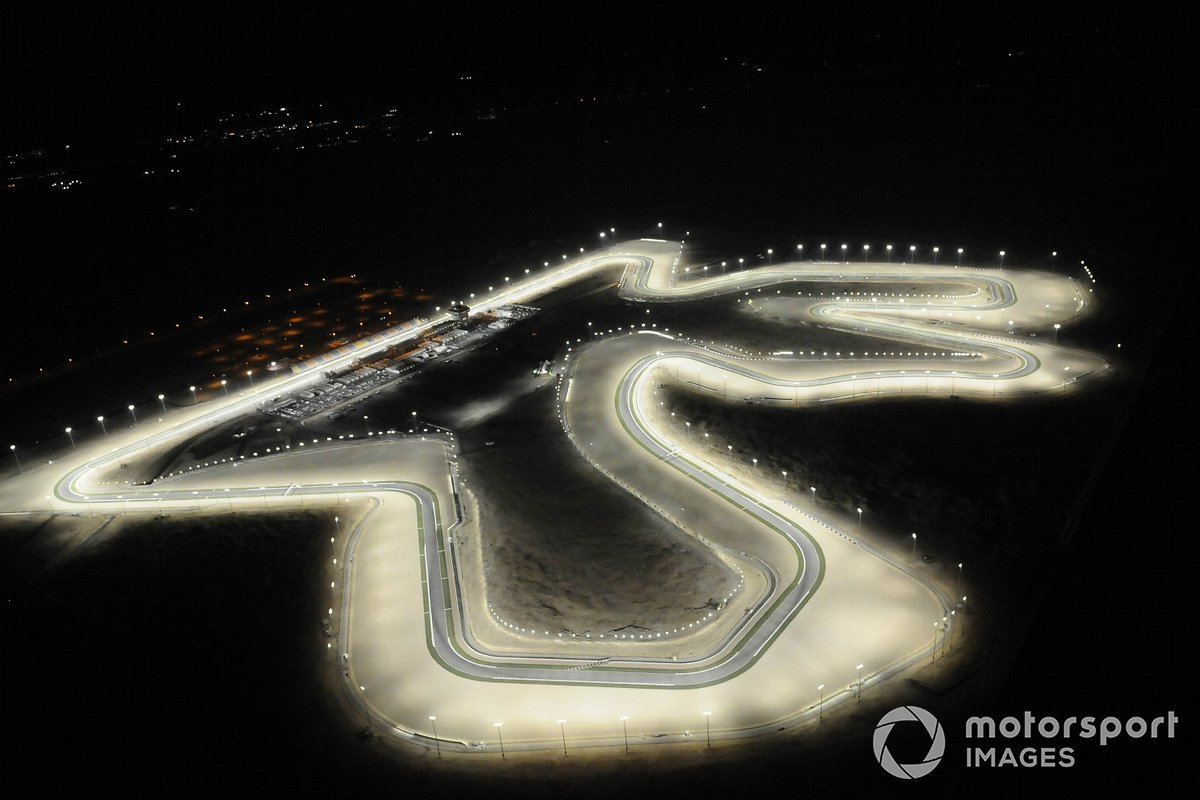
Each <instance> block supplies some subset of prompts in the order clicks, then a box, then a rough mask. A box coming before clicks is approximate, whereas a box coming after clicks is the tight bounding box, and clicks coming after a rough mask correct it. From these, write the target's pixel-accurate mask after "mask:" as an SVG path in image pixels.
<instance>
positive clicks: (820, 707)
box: [817, 683, 825, 722]
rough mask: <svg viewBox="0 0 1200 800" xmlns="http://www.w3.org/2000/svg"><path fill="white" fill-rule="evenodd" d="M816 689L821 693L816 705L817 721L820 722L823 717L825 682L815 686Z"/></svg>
mask: <svg viewBox="0 0 1200 800" xmlns="http://www.w3.org/2000/svg"><path fill="white" fill-rule="evenodd" d="M817 691H818V692H820V693H821V699H820V701H819V702H820V705H818V706H817V722H822V721H824V719H825V684H823V683H822V684H820V685H819V686H817Z"/></svg>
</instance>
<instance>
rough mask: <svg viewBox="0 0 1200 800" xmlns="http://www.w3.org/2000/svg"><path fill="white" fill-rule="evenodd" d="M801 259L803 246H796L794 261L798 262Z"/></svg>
mask: <svg viewBox="0 0 1200 800" xmlns="http://www.w3.org/2000/svg"><path fill="white" fill-rule="evenodd" d="M802 258H804V245H802V244H798V245H796V260H797V261H798V260H800V259H802Z"/></svg>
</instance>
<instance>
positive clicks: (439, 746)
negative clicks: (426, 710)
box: [429, 716, 442, 758]
mask: <svg viewBox="0 0 1200 800" xmlns="http://www.w3.org/2000/svg"><path fill="white" fill-rule="evenodd" d="M429 721H430V722H432V723H433V743H434V744H435V745H437V753H438V758H441V757H442V740H441V739H439V738H438V735H437V717H433V716H431V717H430V718H429Z"/></svg>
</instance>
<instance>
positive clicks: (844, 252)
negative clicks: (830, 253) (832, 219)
mask: <svg viewBox="0 0 1200 800" xmlns="http://www.w3.org/2000/svg"><path fill="white" fill-rule="evenodd" d="M845 261H846V245H842V262H843V263H845Z"/></svg>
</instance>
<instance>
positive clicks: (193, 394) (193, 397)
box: [188, 386, 196, 405]
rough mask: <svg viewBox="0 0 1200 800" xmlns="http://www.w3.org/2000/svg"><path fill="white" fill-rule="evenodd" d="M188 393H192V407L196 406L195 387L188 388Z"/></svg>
mask: <svg viewBox="0 0 1200 800" xmlns="http://www.w3.org/2000/svg"><path fill="white" fill-rule="evenodd" d="M188 391H189V392H191V393H192V405H196V387H195V386H189V387H188Z"/></svg>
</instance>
